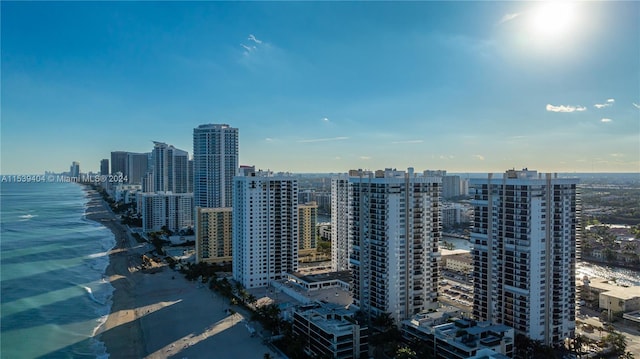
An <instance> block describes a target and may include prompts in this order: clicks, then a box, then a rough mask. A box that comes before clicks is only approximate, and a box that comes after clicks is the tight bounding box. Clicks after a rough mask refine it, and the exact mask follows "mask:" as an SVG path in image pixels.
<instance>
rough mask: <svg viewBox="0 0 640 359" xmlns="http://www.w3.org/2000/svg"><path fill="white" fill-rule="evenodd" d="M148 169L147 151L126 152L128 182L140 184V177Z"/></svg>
mask: <svg viewBox="0 0 640 359" xmlns="http://www.w3.org/2000/svg"><path fill="white" fill-rule="evenodd" d="M148 170H149V154H148V153H134V152H127V173H128V177H127V180H128V182H129V183H130V184H142V177H144V174H145V173H147V171H148Z"/></svg>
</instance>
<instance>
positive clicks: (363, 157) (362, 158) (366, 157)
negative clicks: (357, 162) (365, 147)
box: [360, 156, 371, 160]
mask: <svg viewBox="0 0 640 359" xmlns="http://www.w3.org/2000/svg"><path fill="white" fill-rule="evenodd" d="M360 159H361V160H370V159H371V157H369V156H360Z"/></svg>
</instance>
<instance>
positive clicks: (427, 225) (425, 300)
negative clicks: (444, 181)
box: [334, 168, 441, 323]
mask: <svg viewBox="0 0 640 359" xmlns="http://www.w3.org/2000/svg"><path fill="white" fill-rule="evenodd" d="M347 181H348V182H347V183H346V184H347V186H346V191H347V196H346V200H347V203H346V204H345V203H336V205H335V208H336V209H338V211H337V212H336V216H337V217H336V218H334V222H335V223H336V224H337V227H338V228H337V232H336V233H335V234H336V237H335V241H337V242H338V243H337V246H336V247H337V248H338V249H342V250H344V248H345V247H346V248H347V250H348V255H349V267H350V269H351V271H352V274H353V284H352V292H353V298H354V304H355V305H356V306H358V307H359V308H360V309H361V310H362V311H363V312H364V313H366V314H367V315H369V316H376V315H381V314H384V313H389V314H390V315H391V317H392V318H393V319H394V320H395V321H396V323H399V322H400V321H401V320H404V319H407V318H409V317H410V316H411V315H413V314H415V313H419V312H421V311H423V310H426V309H431V308H435V307H436V305H437V297H438V294H437V285H438V263H437V262H438V260H439V255H440V253H439V251H438V242H439V240H440V235H441V228H440V227H441V225H440V207H439V206H440V179H439V178H436V177H426V176H423V175H419V174H416V173H414V172H413V169H412V168H410V169H409V170H408V171H407V172H405V171H396V170H391V169H386V170H384V171H376V172H375V173H374V172H369V171H350V176H349V177H348V180H347ZM334 184H335V185H336V187H335V188H334V189H335V197H336V198H337V199H338V201H339V200H340V199H342V200H344V199H345V196H344V195H343V193H342V194H341V193H340V191H344V190H345V188H344V187H342V188H341V186H344V185H345V182H344V179H336V180H335V181H334ZM340 207H343V208H345V207H346V210H344V211H342V212H341V211H340ZM345 214H346V215H347V217H348V219H347V223H346V227H347V238H346V239H347V241H348V242H349V244H348V245H346V246H345V244H344V243H340V242H341V241H344V240H345V238H344V233H340V232H341V231H343V228H340V226H341V225H342V226H344V223H343V222H344V219H341V218H340V216H341V215H342V216H344V215H345ZM341 222H342V223H341ZM336 257H337V258H338V259H339V255H337V256H336Z"/></svg>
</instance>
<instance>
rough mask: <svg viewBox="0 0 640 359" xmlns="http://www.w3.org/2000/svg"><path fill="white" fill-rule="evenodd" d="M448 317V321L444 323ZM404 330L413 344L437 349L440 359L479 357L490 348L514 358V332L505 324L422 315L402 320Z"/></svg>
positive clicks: (404, 334)
mask: <svg viewBox="0 0 640 359" xmlns="http://www.w3.org/2000/svg"><path fill="white" fill-rule="evenodd" d="M445 317H447V319H446V320H445V322H444V323H442V321H443V319H444V318H445ZM401 331H402V335H403V337H404V338H405V339H407V340H408V341H409V342H414V343H415V342H416V341H422V342H423V343H424V344H426V347H427V348H433V353H432V354H433V357H434V358H436V359H468V358H475V357H477V355H478V354H479V353H482V351H483V350H487V349H489V350H492V351H493V352H494V353H496V354H501V355H503V356H507V357H512V356H513V351H514V337H515V334H514V329H513V328H511V327H508V326H506V325H502V324H492V323H491V322H475V321H473V320H467V319H457V318H456V319H453V318H452V317H448V316H445V315H442V316H441V317H440V319H439V320H438V319H435V318H424V317H419V315H418V316H416V317H414V318H412V319H409V320H404V321H402V323H401ZM497 358H499V357H497Z"/></svg>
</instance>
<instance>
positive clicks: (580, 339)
mask: <svg viewBox="0 0 640 359" xmlns="http://www.w3.org/2000/svg"><path fill="white" fill-rule="evenodd" d="M584 342H585V337H584V336H583V335H581V334H578V335H576V337H575V338H574V339H573V346H574V349H575V351H576V356H577V357H578V358H580V357H582V345H583V344H584Z"/></svg>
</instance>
